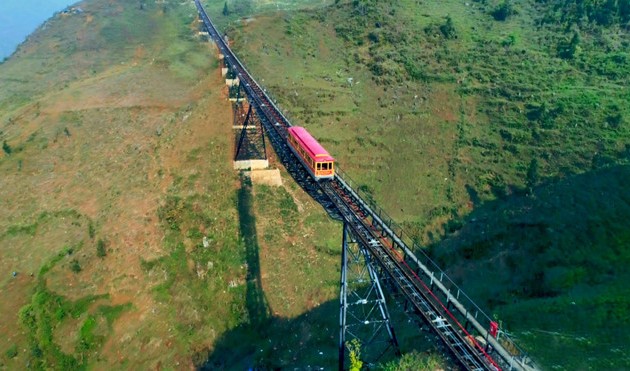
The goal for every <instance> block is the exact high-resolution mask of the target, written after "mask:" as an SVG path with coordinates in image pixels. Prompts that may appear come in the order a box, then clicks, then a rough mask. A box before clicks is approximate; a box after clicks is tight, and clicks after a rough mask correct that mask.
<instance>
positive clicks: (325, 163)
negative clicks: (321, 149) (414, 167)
mask: <svg viewBox="0 0 630 371" xmlns="http://www.w3.org/2000/svg"><path fill="white" fill-rule="evenodd" d="M322 170H328V162H324V163H322Z"/></svg>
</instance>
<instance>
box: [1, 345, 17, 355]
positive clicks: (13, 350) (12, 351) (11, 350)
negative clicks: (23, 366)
mask: <svg viewBox="0 0 630 371" xmlns="http://www.w3.org/2000/svg"><path fill="white" fill-rule="evenodd" d="M4 354H5V355H6V356H7V358H15V357H16V356H17V355H18V350H17V345H15V344H13V345H11V346H10V347H9V349H7V351H6V352H4Z"/></svg>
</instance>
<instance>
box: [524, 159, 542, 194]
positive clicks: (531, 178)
mask: <svg viewBox="0 0 630 371" xmlns="http://www.w3.org/2000/svg"><path fill="white" fill-rule="evenodd" d="M539 180H540V175H539V174H538V160H537V159H535V158H534V159H532V161H531V162H530V163H529V168H527V182H526V183H527V192H528V193H530V194H531V193H532V190H533V188H534V186H536V184H538V181H539Z"/></svg>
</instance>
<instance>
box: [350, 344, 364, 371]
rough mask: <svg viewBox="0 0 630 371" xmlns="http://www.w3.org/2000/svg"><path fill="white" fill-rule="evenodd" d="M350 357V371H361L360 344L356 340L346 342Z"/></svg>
mask: <svg viewBox="0 0 630 371" xmlns="http://www.w3.org/2000/svg"><path fill="white" fill-rule="evenodd" d="M346 347H347V348H348V353H349V356H350V371H361V368H363V361H361V343H360V342H359V340H357V339H352V340H351V341H348V342H346Z"/></svg>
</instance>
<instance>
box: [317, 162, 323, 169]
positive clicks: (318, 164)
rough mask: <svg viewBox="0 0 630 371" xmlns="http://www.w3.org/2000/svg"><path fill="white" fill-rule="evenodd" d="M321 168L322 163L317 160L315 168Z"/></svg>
mask: <svg viewBox="0 0 630 371" xmlns="http://www.w3.org/2000/svg"><path fill="white" fill-rule="evenodd" d="M321 169H322V163H321V162H318V163H317V170H321Z"/></svg>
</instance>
